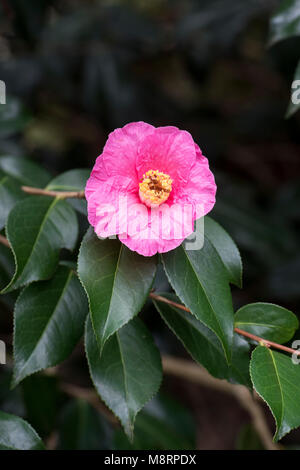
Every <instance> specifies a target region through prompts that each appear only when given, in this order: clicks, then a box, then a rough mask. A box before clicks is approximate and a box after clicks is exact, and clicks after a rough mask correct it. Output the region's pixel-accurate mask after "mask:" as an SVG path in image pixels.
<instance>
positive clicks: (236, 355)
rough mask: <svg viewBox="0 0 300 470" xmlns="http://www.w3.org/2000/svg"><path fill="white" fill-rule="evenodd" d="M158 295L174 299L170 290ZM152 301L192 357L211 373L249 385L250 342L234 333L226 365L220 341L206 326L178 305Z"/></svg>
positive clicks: (220, 377)
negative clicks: (231, 352)
mask: <svg viewBox="0 0 300 470" xmlns="http://www.w3.org/2000/svg"><path fill="white" fill-rule="evenodd" d="M160 295H161V296H163V297H166V298H167V299H169V300H171V301H173V302H178V299H177V297H176V296H174V295H172V294H166V293H162V294H160ZM153 302H154V304H155V306H156V308H157V310H158V311H159V313H160V314H161V316H162V318H163V319H164V321H165V322H166V324H167V325H168V327H169V328H170V329H171V330H172V331H173V333H174V334H175V335H176V336H177V338H178V339H179V340H180V341H181V342H182V344H183V345H184V347H185V348H186V349H187V351H188V352H189V353H190V355H191V356H192V357H193V359H195V361H197V362H199V363H200V364H202V365H203V366H204V367H205V368H206V369H207V370H208V372H209V373H210V374H211V375H213V376H214V377H217V378H219V379H227V380H229V381H231V382H235V383H240V384H243V385H246V386H250V384H251V382H250V377H249V362H250V346H249V344H248V342H247V341H246V340H244V339H243V338H242V337H240V336H239V335H238V334H234V338H233V354H232V361H231V365H230V366H228V363H227V361H226V359H225V357H224V352H223V348H222V346H221V343H220V341H219V340H218V338H217V336H216V335H215V334H214V333H213V332H212V331H211V330H210V329H209V328H207V327H206V326H205V325H203V323H201V322H200V321H199V320H197V318H195V317H194V316H193V315H191V314H190V313H188V312H185V311H183V310H182V309H179V308H177V307H174V306H172V305H168V304H166V303H165V302H161V301H158V300H153Z"/></svg>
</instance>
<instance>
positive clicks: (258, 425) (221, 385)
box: [162, 356, 280, 450]
mask: <svg viewBox="0 0 300 470" xmlns="http://www.w3.org/2000/svg"><path fill="white" fill-rule="evenodd" d="M162 363H163V369H164V372H165V373H166V374H170V375H174V376H176V377H180V378H183V379H185V380H190V381H191V382H194V383H198V384H200V385H203V386H205V387H209V388H213V389H215V390H218V391H221V392H224V393H228V394H230V395H233V396H234V397H235V398H236V399H237V400H238V401H239V403H240V404H241V406H242V407H243V408H244V409H245V410H246V411H247V412H248V413H249V415H250V417H251V420H252V423H253V427H254V428H255V430H256V432H257V434H258V435H259V437H260V439H261V442H262V444H263V446H264V448H265V449H267V450H279V449H280V446H279V445H278V444H276V443H274V442H273V439H272V434H271V432H270V430H269V428H268V426H267V423H266V421H265V417H264V413H263V410H262V408H261V407H260V405H259V403H257V402H256V401H255V400H254V398H253V396H252V395H251V393H250V391H249V390H248V389H247V388H246V387H245V386H243V385H234V384H230V383H229V382H227V381H225V380H220V379H216V378H214V377H212V376H211V375H210V374H209V373H208V372H207V371H206V370H205V369H204V368H202V367H200V366H199V365H197V364H195V363H193V362H191V361H187V360H184V359H178V358H174V357H170V356H163V357H162Z"/></svg>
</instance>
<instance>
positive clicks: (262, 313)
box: [234, 302, 299, 343]
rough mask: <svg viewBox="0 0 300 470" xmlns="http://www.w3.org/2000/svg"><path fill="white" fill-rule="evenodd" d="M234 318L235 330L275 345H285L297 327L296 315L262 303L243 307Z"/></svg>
mask: <svg viewBox="0 0 300 470" xmlns="http://www.w3.org/2000/svg"><path fill="white" fill-rule="evenodd" d="M234 318H235V321H234V325H235V326H236V327H237V328H240V329H241V330H245V331H248V332H249V333H252V334H254V335H257V336H260V337H262V338H265V339H269V340H270V341H274V342H275V343H286V342H287V341H289V340H290V339H291V338H292V337H293V336H294V334H295V331H296V330H297V328H298V327H299V322H298V319H297V317H296V315H294V314H293V313H292V312H291V311H290V310H287V309H286V308H283V307H280V306H279V305H274V304H268V303H264V302H257V303H253V304H248V305H244V306H243V307H241V308H240V309H239V310H238V311H237V312H236V314H235V317H234Z"/></svg>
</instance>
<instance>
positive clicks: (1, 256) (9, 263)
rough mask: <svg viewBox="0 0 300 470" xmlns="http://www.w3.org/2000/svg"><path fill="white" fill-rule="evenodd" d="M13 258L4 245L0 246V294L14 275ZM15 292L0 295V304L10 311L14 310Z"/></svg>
mask: <svg viewBox="0 0 300 470" xmlns="http://www.w3.org/2000/svg"><path fill="white" fill-rule="evenodd" d="M14 266H15V263H14V257H13V254H12V251H11V250H10V249H9V248H8V247H7V246H5V245H2V244H0V292H1V289H2V288H3V287H4V286H6V285H7V284H8V283H9V280H10V279H11V277H12V275H13V273H14ZM16 298H17V292H11V293H10V294H6V295H2V296H1V297H0V302H1V303H2V302H3V303H4V304H6V305H7V306H8V308H9V309H10V310H11V311H12V310H13V309H14V305H15V301H16Z"/></svg>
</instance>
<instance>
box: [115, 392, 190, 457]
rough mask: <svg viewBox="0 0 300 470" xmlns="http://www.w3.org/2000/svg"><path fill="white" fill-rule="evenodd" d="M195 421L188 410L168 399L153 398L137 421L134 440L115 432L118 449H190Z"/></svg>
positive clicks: (161, 396) (164, 397) (120, 432)
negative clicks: (131, 440) (131, 441)
mask: <svg viewBox="0 0 300 470" xmlns="http://www.w3.org/2000/svg"><path fill="white" fill-rule="evenodd" d="M195 427H196V426H195V421H194V419H193V416H192V415H191V413H189V411H188V410H187V409H186V408H184V407H183V406H182V405H181V404H180V403H178V402H176V401H175V400H173V399H171V398H170V397H167V396H163V395H161V394H159V396H157V397H155V398H154V399H153V400H151V401H150V402H149V403H147V405H146V406H145V408H144V410H142V411H141V412H140V413H139V415H138V416H137V418H136V421H135V431H134V441H133V443H130V442H129V441H128V439H127V437H126V435H125V434H124V433H123V431H122V430H117V431H116V433H115V438H114V442H115V448H116V449H118V450H122V449H123V450H128V449H134V450H145V449H158V450H169V449H172V450H175V449H176V450H191V449H195V445H196V442H195V441H196V429H195Z"/></svg>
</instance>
